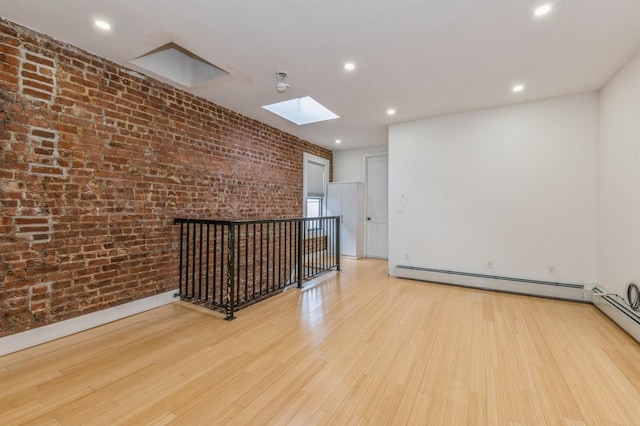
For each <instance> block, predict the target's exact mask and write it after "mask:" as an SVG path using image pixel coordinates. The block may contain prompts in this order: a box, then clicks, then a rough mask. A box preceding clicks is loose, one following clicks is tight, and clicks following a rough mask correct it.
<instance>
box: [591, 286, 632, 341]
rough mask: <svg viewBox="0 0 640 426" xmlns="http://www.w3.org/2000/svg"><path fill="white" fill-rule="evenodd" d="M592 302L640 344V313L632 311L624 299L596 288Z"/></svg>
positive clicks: (593, 290) (592, 295)
mask: <svg viewBox="0 0 640 426" xmlns="http://www.w3.org/2000/svg"><path fill="white" fill-rule="evenodd" d="M591 302H592V303H593V304H594V305H596V306H597V307H598V309H600V310H601V311H602V312H604V314H605V315H606V316H608V317H609V318H611V319H612V320H613V321H614V322H615V323H616V324H618V325H619V326H620V327H622V329H624V331H626V332H627V333H629V334H630V335H631V336H633V338H634V339H636V340H637V341H638V342H640V312H637V311H634V310H633V309H631V308H630V307H629V305H628V304H627V303H626V302H625V300H624V299H623V298H622V297H620V296H618V295H617V294H612V293H608V292H606V291H605V290H603V289H602V288H600V287H597V286H596V287H594V288H593V289H592V290H591Z"/></svg>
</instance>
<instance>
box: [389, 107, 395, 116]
mask: <svg viewBox="0 0 640 426" xmlns="http://www.w3.org/2000/svg"><path fill="white" fill-rule="evenodd" d="M395 113H396V110H395V109H393V108H389V109H388V110H387V115H395Z"/></svg>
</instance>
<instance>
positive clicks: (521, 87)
mask: <svg viewBox="0 0 640 426" xmlns="http://www.w3.org/2000/svg"><path fill="white" fill-rule="evenodd" d="M523 90H524V84H516V85H515V86H513V87H512V88H511V91H512V92H515V93H518V92H522V91H523Z"/></svg>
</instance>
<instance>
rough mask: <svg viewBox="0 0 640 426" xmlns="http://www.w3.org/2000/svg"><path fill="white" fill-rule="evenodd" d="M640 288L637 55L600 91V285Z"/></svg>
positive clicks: (639, 62) (623, 289) (639, 80)
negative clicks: (633, 283) (639, 284)
mask: <svg viewBox="0 0 640 426" xmlns="http://www.w3.org/2000/svg"><path fill="white" fill-rule="evenodd" d="M631 281H634V282H636V283H640V53H639V54H638V55H636V56H635V57H634V58H633V59H632V60H631V61H630V62H629V63H627V65H626V66H625V67H623V68H622V70H620V71H619V72H618V73H617V74H616V75H615V76H614V77H613V79H612V80H611V81H610V82H609V83H608V84H607V85H606V86H605V87H604V88H603V89H602V90H601V92H600V126H599V144H598V283H599V284H600V285H601V286H603V287H604V288H605V289H607V290H608V291H611V292H614V293H617V294H619V295H624V297H625V299H626V291H627V285H628V284H629V282H631Z"/></svg>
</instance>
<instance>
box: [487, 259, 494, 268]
mask: <svg viewBox="0 0 640 426" xmlns="http://www.w3.org/2000/svg"><path fill="white" fill-rule="evenodd" d="M487 268H489V269H493V260H487Z"/></svg>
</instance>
